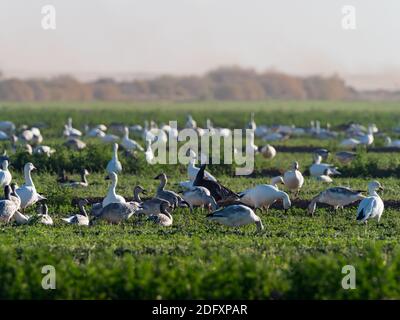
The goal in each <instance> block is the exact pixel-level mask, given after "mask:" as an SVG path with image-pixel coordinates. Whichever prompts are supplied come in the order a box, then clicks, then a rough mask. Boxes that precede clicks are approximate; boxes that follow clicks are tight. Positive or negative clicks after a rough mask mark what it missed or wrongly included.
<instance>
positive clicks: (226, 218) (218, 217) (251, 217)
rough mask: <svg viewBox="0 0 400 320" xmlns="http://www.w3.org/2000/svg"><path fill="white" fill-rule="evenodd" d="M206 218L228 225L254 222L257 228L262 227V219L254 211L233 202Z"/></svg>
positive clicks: (239, 225) (236, 225)
mask: <svg viewBox="0 0 400 320" xmlns="http://www.w3.org/2000/svg"><path fill="white" fill-rule="evenodd" d="M207 219H208V220H210V221H215V222H218V223H220V224H223V225H225V226H228V227H241V226H244V225H247V224H250V223H255V224H256V226H257V230H258V231H261V230H263V229H264V226H263V224H262V221H261V219H260V217H259V216H257V215H256V214H255V213H254V211H253V210H252V209H251V208H249V207H246V206H244V205H241V204H234V205H230V206H227V207H225V208H222V209H219V210H217V211H214V212H212V213H210V214H208V215H207Z"/></svg>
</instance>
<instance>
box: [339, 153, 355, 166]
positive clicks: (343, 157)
mask: <svg viewBox="0 0 400 320" xmlns="http://www.w3.org/2000/svg"><path fill="white" fill-rule="evenodd" d="M335 156H336V159H337V160H338V161H339V162H340V163H341V164H348V163H350V162H352V161H353V160H354V159H355V158H356V156H357V154H356V153H355V152H349V151H340V152H336V154H335Z"/></svg>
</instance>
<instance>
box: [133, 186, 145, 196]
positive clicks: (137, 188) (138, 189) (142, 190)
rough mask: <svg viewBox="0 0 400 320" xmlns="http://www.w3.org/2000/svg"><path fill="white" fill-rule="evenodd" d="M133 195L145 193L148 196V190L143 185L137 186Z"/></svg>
mask: <svg viewBox="0 0 400 320" xmlns="http://www.w3.org/2000/svg"><path fill="white" fill-rule="evenodd" d="M133 193H135V194H139V193H143V194H144V195H146V194H147V190H146V189H144V188H143V187H142V186H141V185H138V186H135V188H133Z"/></svg>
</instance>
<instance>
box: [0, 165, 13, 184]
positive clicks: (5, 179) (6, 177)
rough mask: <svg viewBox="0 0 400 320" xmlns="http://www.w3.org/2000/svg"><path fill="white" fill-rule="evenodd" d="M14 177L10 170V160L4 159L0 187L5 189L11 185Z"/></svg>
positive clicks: (0, 173)
mask: <svg viewBox="0 0 400 320" xmlns="http://www.w3.org/2000/svg"><path fill="white" fill-rule="evenodd" d="M11 180H12V177H11V173H10V171H9V170H8V160H6V159H4V160H3V161H2V163H1V170H0V187H2V188H3V187H4V186H5V185H8V184H10V183H11Z"/></svg>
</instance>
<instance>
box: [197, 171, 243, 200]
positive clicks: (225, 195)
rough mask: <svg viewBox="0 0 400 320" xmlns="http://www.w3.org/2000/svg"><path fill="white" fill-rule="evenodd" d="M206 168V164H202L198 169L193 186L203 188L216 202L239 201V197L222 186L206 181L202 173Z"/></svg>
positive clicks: (216, 182)
mask: <svg viewBox="0 0 400 320" xmlns="http://www.w3.org/2000/svg"><path fill="white" fill-rule="evenodd" d="M205 168H206V164H203V165H202V166H201V167H200V170H199V172H198V173H197V176H196V179H195V180H194V182H193V186H195V187H205V188H206V189H208V190H209V191H210V193H211V196H212V197H213V198H214V199H215V201H217V203H218V202H225V203H226V202H228V201H235V200H238V199H239V195H238V194H237V193H235V192H233V191H232V190H230V189H228V188H227V187H225V186H223V185H222V184H221V183H219V182H218V181H212V180H207V179H205V178H204V171H205Z"/></svg>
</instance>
